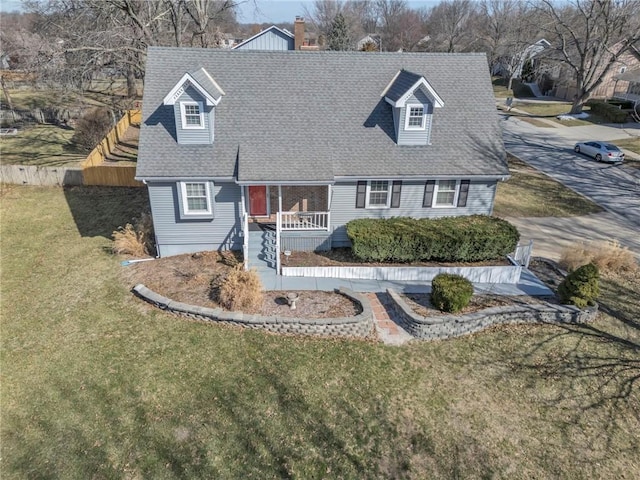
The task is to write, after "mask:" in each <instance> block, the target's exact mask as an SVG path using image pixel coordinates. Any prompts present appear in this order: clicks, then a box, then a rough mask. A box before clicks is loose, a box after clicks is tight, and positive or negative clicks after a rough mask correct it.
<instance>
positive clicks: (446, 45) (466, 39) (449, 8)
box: [428, 0, 477, 53]
mask: <svg viewBox="0 0 640 480" xmlns="http://www.w3.org/2000/svg"><path fill="white" fill-rule="evenodd" d="M475 14H476V9H475V5H474V3H472V2H471V0H444V1H442V2H440V3H439V4H438V5H436V6H435V7H433V8H432V9H431V11H430V12H429V19H428V28H429V35H430V36H431V42H432V45H433V46H434V47H433V48H434V49H436V50H438V51H443V52H448V53H453V52H462V51H467V50H468V49H469V48H470V46H471V44H472V42H473V41H474V40H476V39H477V37H476V36H475V35H473V32H472V31H471V29H470V28H469V27H470V26H471V19H472V17H473V16H474V15H475Z"/></svg>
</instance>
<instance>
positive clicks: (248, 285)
mask: <svg viewBox="0 0 640 480" xmlns="http://www.w3.org/2000/svg"><path fill="white" fill-rule="evenodd" d="M212 287H214V289H215V290H216V296H217V300H218V303H220V305H221V306H223V307H224V308H226V309H227V310H235V311H243V312H247V313H255V312H257V311H258V310H259V309H260V307H261V306H262V300H263V297H264V294H263V291H262V283H261V282H260V276H259V275H258V273H257V272H256V271H255V270H243V268H242V265H238V266H237V267H235V268H233V269H232V270H230V271H229V273H228V274H226V275H225V276H224V277H222V278H220V279H218V280H217V281H214V283H213V284H212Z"/></svg>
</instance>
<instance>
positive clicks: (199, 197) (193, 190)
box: [180, 182, 213, 216]
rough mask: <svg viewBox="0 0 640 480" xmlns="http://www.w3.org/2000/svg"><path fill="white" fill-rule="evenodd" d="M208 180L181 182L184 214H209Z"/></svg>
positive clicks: (209, 194)
mask: <svg viewBox="0 0 640 480" xmlns="http://www.w3.org/2000/svg"><path fill="white" fill-rule="evenodd" d="M209 185H210V184H209V182H181V183H180V187H181V197H182V212H183V215H185V216H210V215H212V214H213V209H212V208H211V192H210V187H209Z"/></svg>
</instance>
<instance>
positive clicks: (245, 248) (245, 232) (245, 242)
mask: <svg viewBox="0 0 640 480" xmlns="http://www.w3.org/2000/svg"><path fill="white" fill-rule="evenodd" d="M242 236H243V238H242V259H243V263H244V269H245V270H249V215H248V214H247V212H242Z"/></svg>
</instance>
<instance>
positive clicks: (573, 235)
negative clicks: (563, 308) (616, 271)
mask: <svg viewBox="0 0 640 480" xmlns="http://www.w3.org/2000/svg"><path fill="white" fill-rule="evenodd" d="M505 220H507V221H509V222H510V223H512V224H513V225H515V226H516V227H517V228H518V231H519V232H520V242H521V243H528V242H529V240H533V255H534V256H536V257H545V258H548V259H550V260H555V261H558V260H559V259H560V255H561V254H562V250H563V249H565V248H569V247H570V246H571V245H573V244H574V243H576V242H592V241H610V240H617V241H618V242H620V244H621V245H623V246H625V247H627V248H628V249H629V250H631V251H632V252H633V253H634V254H635V255H636V257H638V259H640V232H639V231H638V229H636V228H635V227H634V226H630V225H629V222H628V221H627V220H626V219H624V218H622V217H620V216H618V215H616V214H614V213H612V212H602V213H594V214H591V215H584V216H582V217H562V218H559V217H540V218H514V217H507V218H506V219H505Z"/></svg>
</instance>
